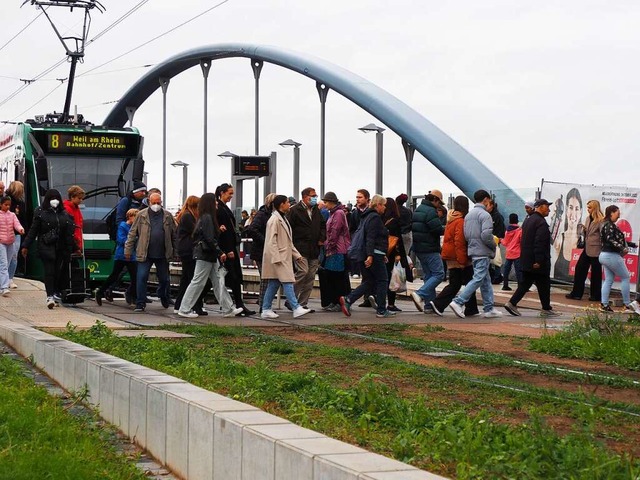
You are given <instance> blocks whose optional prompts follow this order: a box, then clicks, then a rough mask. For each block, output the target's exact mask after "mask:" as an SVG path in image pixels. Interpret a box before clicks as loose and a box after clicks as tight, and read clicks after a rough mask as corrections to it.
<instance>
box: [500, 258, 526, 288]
mask: <svg viewBox="0 0 640 480" xmlns="http://www.w3.org/2000/svg"><path fill="white" fill-rule="evenodd" d="M512 265H513V268H514V269H515V271H516V279H517V280H518V283H521V282H522V269H521V268H520V259H519V258H514V259H507V260H505V261H504V265H503V266H502V276H503V277H504V286H505V287H508V286H509V274H510V273H511V266H512Z"/></svg>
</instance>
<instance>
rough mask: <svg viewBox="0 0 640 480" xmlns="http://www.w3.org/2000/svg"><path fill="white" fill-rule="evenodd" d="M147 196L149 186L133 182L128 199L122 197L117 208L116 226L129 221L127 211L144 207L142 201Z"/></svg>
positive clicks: (136, 181)
mask: <svg viewBox="0 0 640 480" xmlns="http://www.w3.org/2000/svg"><path fill="white" fill-rule="evenodd" d="M146 195H147V186H146V185H145V184H144V183H142V182H140V181H138V180H134V181H133V188H132V189H131V191H130V192H129V194H128V195H127V196H126V197H122V198H121V199H120V201H119V202H118V206H117V207H116V226H117V225H120V222H126V221H127V211H128V210H129V209H130V208H137V209H139V208H140V207H141V206H142V200H143V199H144V198H145V196H146Z"/></svg>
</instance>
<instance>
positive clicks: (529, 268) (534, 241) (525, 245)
mask: <svg viewBox="0 0 640 480" xmlns="http://www.w3.org/2000/svg"><path fill="white" fill-rule="evenodd" d="M533 205H534V208H535V211H534V212H533V213H532V214H531V215H530V216H529V217H527V218H526V219H525V221H524V223H523V224H522V240H521V242H520V246H521V251H520V268H522V282H521V283H518V289H517V290H516V291H515V293H514V294H513V296H512V297H511V299H510V300H509V301H508V302H507V303H506V304H505V306H504V308H505V309H506V310H507V312H509V313H510V314H511V315H514V316H520V312H519V311H518V302H519V301H520V300H522V297H524V295H525V293H527V291H529V288H531V285H533V284H535V285H536V288H537V289H538V296H539V297H540V303H541V304H542V312H541V313H540V315H541V316H543V317H556V316H558V315H559V314H558V313H557V312H555V311H554V310H553V309H552V308H551V280H550V278H551V232H550V231H549V224H548V223H547V221H546V220H545V217H547V216H548V215H549V206H550V205H551V203H549V202H547V201H546V200H545V199H544V198H541V199H540V200H537V201H536V202H535V203H534V204H533Z"/></svg>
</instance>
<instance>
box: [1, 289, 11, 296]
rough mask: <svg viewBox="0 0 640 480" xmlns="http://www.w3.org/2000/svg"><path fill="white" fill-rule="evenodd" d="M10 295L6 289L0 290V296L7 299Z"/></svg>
mask: <svg viewBox="0 0 640 480" xmlns="http://www.w3.org/2000/svg"><path fill="white" fill-rule="evenodd" d="M10 293H11V292H10V291H9V289H7V288H5V289H4V290H0V295H2V296H3V297H8V296H9V294H10Z"/></svg>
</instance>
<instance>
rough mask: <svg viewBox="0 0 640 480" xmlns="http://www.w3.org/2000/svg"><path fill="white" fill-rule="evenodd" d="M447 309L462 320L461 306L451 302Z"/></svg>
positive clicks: (462, 309) (462, 311) (462, 310)
mask: <svg viewBox="0 0 640 480" xmlns="http://www.w3.org/2000/svg"><path fill="white" fill-rule="evenodd" d="M449 308H450V309H451V310H452V311H453V313H455V314H456V315H457V316H458V317H460V318H464V308H463V307H462V305H458V304H457V303H456V302H451V303H450V304H449Z"/></svg>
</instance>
